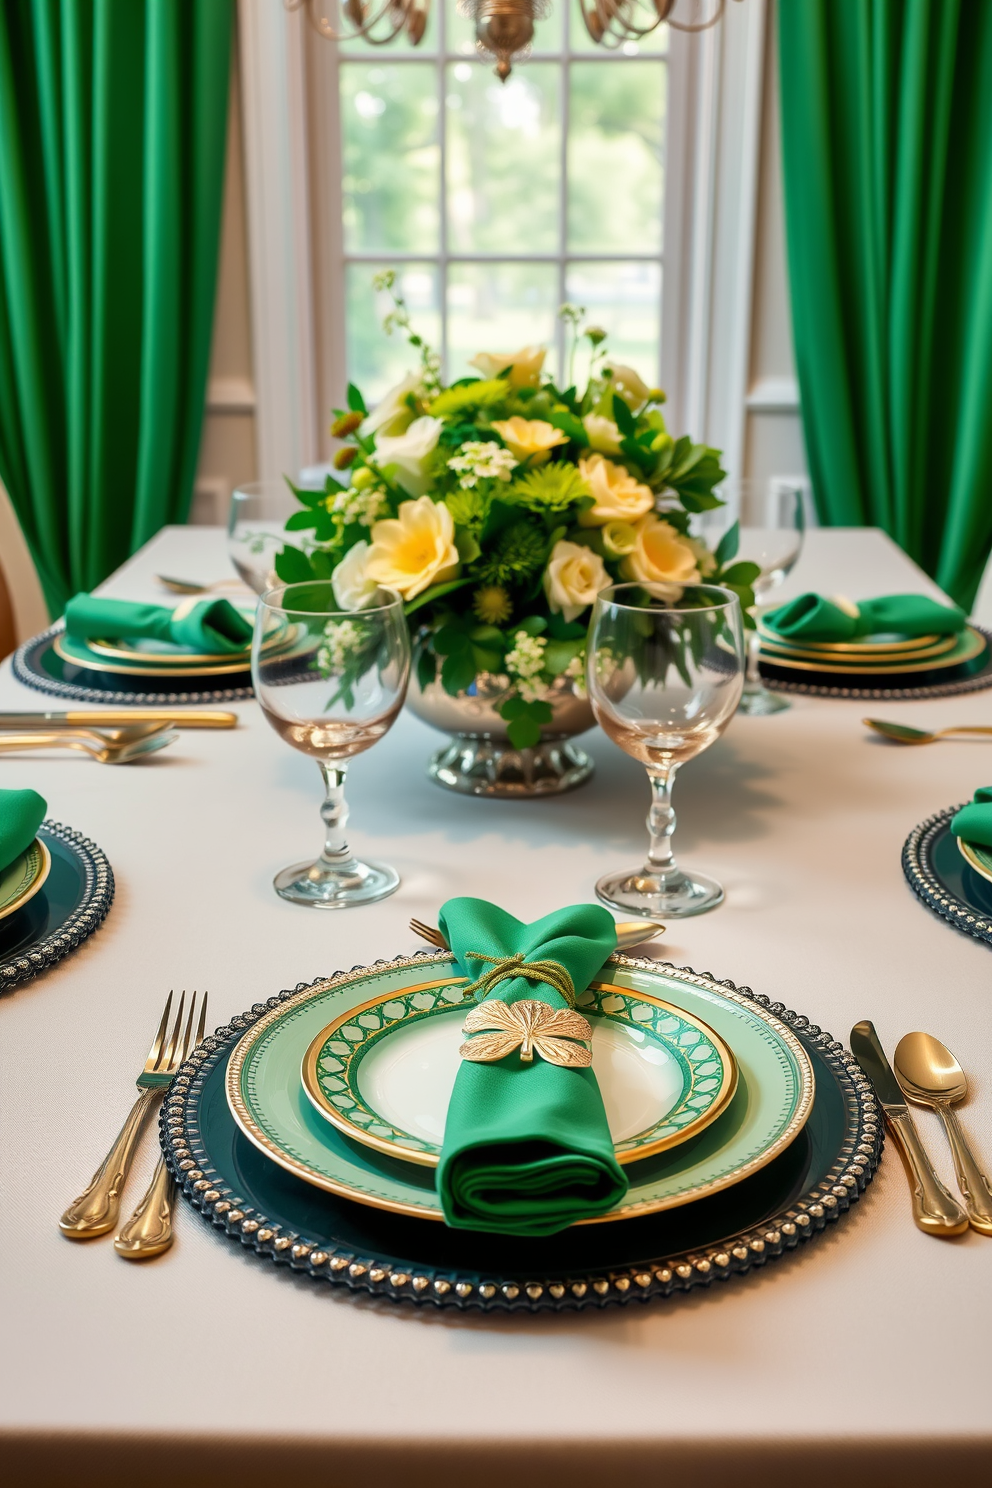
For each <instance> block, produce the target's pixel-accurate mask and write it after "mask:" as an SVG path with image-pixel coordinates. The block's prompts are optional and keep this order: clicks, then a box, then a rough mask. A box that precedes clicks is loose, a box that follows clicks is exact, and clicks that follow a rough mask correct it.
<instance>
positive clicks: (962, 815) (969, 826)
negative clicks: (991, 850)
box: [951, 785, 992, 847]
mask: <svg viewBox="0 0 992 1488" xmlns="http://www.w3.org/2000/svg"><path fill="white" fill-rule="evenodd" d="M951 831H952V832H953V833H954V835H955V837H963V838H964V840H965V842H977V843H979V845H980V846H982V847H992V785H980V786H979V787H978V789H977V790H976V792H975V794H974V795H973V796H972V798H971V800H970V802H969V803H968V805H967V806H962V807H961V810H960V811H959V812H957V813H956V815H955V816H953V817H952V818H951Z"/></svg>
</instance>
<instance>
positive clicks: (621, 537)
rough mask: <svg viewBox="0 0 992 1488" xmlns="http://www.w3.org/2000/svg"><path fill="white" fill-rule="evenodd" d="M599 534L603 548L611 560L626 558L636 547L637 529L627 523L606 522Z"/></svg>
mask: <svg viewBox="0 0 992 1488" xmlns="http://www.w3.org/2000/svg"><path fill="white" fill-rule="evenodd" d="M601 532H602V538H603V547H604V548H605V549H606V551H607V552H608V553H609V554H610V556H611V557H613V558H626V556H627V554H628V553H632V552H633V551H634V549H635V548H636V547H637V528H636V527H632V526H631V524H630V523H629V522H607V523H606V525H605V526H604V527H603V528H602V529H601Z"/></svg>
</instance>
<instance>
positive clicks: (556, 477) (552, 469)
mask: <svg viewBox="0 0 992 1488" xmlns="http://www.w3.org/2000/svg"><path fill="white" fill-rule="evenodd" d="M588 495H589V487H588V486H587V485H586V483H585V481H584V480H583V479H582V477H581V475H580V474H579V472H578V471H577V470H576V468H575V466H574V465H567V464H565V463H564V461H561V460H557V461H555V462H554V463H553V464H551V465H539V466H538V467H537V469H536V470H528V472H527V473H526V475H522V476H520V477H519V479H518V480H515V481H514V482H513V485H512V486H511V487H510V490H509V492H508V497H509V500H511V501H515V502H517V504H518V505H520V506H527V507H529V508H530V509H531V510H532V511H562V510H563V509H564V508H565V507H566V506H571V505H572V503H573V502H574V501H578V500H579V499H580V498H581V497H583V496H588Z"/></svg>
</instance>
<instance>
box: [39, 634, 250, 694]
mask: <svg viewBox="0 0 992 1488" xmlns="http://www.w3.org/2000/svg"><path fill="white" fill-rule="evenodd" d="M61 633H62V622H61V621H59V623H58V624H57V625H52V626H50V627H49V628H48V630H43V631H42V632H41V634H40V635H36V636H33V637H32V638H31V640H29V641H25V642H24V644H23V646H18V648H17V650H16V651H15V652H14V655H13V657H12V658H11V666H12V669H13V672H14V676H15V677H16V678H17V680H18V681H19V682H23V683H24V684H25V685H26V686H27V687H34V688H36V689H37V691H39V692H47V693H50V694H51V695H52V696H53V697H60V698H66V699H71V700H72V701H74V702H83V703H97V704H100V705H102V706H104V707H106V706H107V705H108V704H118V705H122V706H126V705H127V704H128V703H134V704H135V705H136V706H142V707H151V706H163V705H165V706H168V705H169V704H170V703H207V702H212V703H232V702H239V701H241V700H242V699H244V698H250V697H253V696H254V694H253V692H252V689H251V672H250V670H249V669H248V668H247V667H245V668H244V670H242V671H239V672H228V673H225V674H224V675H223V676H222V677H213V676H211V677H198V676H191V675H189V674H188V673H183V674H182V675H177V676H173V675H172V673H171V672H170V673H169V674H168V675H167V676H163V678H162V682H161V683H158V684H157V683H156V678H154V677H145V676H138V675H137V674H135V675H133V676H132V675H129V674H128V673H126V672H100V671H94V670H92V669H91V668H90V667H84V666H76V665H74V664H73V663H72V662H70V661H66V660H64V659H63V658H62V657H61V656H60V655H59V654H58V652H57V651H56V649H55V638H56V636H58V635H60V634H61ZM218 684H222V685H218ZM156 688H157V690H156Z"/></svg>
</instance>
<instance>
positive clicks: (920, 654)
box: [761, 633, 960, 667]
mask: <svg viewBox="0 0 992 1488" xmlns="http://www.w3.org/2000/svg"><path fill="white" fill-rule="evenodd" d="M959 639H960V637H959V636H957V635H949V636H938V637H936V639H934V640H932V641H930V642H929V644H927V645H923V644H922V643H917V644H914V645H913V646H912V647H905V648H903V647H900V648H899V649H898V650H892V651H882V650H876V649H874V648H872V649H864V650H861V649H859V648H857V647H855V646H845V647H844V648H843V649H841V648H836V649H834V648H832V647H827V646H819V647H818V646H812V645H810V646H802V645H798V644H796V643H795V642H791V641H785V640H778V639H776V638H774V637H773V636H772V635H771V634H769V633H764V634H762V637H761V649H762V651H763V652H764V654H765V655H766V656H776V657H777V656H788V657H793V658H794V659H795V660H797V661H817V662H820V663H821V664H822V665H831V666H832V665H833V664H834V663H835V662H838V663H840V664H841V665H844V666H859V667H861V666H880V665H881V664H882V663H883V662H884V663H888V662H892V663H894V664H896V665H900V666H901V665H904V664H906V665H908V664H909V663H910V662H916V661H920V662H923V661H929V660H930V658H931V657H934V656H946V655H947V653H948V652H949V651H953V650H954V648H955V647H956V646H957V644H958V641H959Z"/></svg>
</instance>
